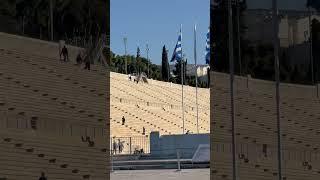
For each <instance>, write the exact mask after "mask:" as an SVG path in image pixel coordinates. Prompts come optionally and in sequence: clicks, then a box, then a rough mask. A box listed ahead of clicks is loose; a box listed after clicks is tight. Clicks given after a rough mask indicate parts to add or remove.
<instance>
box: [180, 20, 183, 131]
mask: <svg viewBox="0 0 320 180" xmlns="http://www.w3.org/2000/svg"><path fill="white" fill-rule="evenodd" d="M180 36H181V41H180V43H181V59H180V65H181V95H182V96H181V106H182V107H181V108H182V128H183V129H182V134H184V104H183V76H184V75H183V56H182V24H181V25H180Z"/></svg>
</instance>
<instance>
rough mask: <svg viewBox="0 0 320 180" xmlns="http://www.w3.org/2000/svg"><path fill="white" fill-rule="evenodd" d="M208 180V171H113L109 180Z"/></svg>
mask: <svg viewBox="0 0 320 180" xmlns="http://www.w3.org/2000/svg"><path fill="white" fill-rule="evenodd" d="M127 179H130V180H164V179H165V180H175V179H177V180H209V179H210V169H209V168H208V169H183V170H181V171H180V172H176V170H174V169H169V170H167V169H166V170H131V171H122V170H121V171H114V172H112V173H111V180H127Z"/></svg>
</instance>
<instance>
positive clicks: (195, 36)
mask: <svg viewBox="0 0 320 180" xmlns="http://www.w3.org/2000/svg"><path fill="white" fill-rule="evenodd" d="M194 64H195V67H196V71H195V74H196V108H197V133H198V134H199V109H198V72H197V70H198V66H197V25H196V24H195V25H194Z"/></svg>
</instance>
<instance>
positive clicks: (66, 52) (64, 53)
mask: <svg viewBox="0 0 320 180" xmlns="http://www.w3.org/2000/svg"><path fill="white" fill-rule="evenodd" d="M61 54H62V55H63V61H64V62H66V61H68V60H69V55H68V49H67V48H66V46H63V48H62V51H61V53H60V57H61Z"/></svg>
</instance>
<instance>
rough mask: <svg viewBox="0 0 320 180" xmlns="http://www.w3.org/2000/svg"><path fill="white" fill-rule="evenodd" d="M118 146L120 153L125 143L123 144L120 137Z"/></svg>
mask: <svg viewBox="0 0 320 180" xmlns="http://www.w3.org/2000/svg"><path fill="white" fill-rule="evenodd" d="M118 148H119V154H120V153H122V150H123V144H122V142H121V141H120V139H118Z"/></svg>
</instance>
